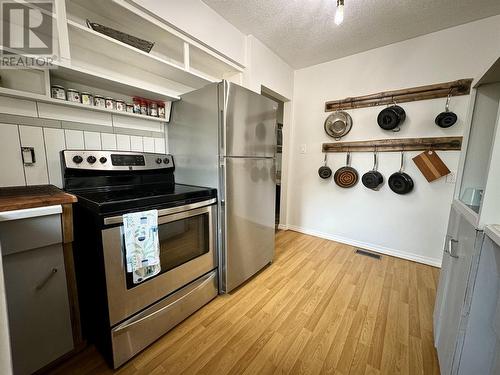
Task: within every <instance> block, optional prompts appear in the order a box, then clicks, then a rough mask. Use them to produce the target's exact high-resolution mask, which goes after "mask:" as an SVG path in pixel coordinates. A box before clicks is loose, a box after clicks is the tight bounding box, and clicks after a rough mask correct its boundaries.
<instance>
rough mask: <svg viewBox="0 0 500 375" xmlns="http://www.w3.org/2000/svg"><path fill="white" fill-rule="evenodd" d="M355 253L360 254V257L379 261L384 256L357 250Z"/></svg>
mask: <svg viewBox="0 0 500 375" xmlns="http://www.w3.org/2000/svg"><path fill="white" fill-rule="evenodd" d="M355 253H356V254H359V255H364V256H365V257H370V258H374V259H379V260H380V259H382V256H381V255H380V254H377V253H372V252H371V251H367V250H363V249H356V251H355Z"/></svg>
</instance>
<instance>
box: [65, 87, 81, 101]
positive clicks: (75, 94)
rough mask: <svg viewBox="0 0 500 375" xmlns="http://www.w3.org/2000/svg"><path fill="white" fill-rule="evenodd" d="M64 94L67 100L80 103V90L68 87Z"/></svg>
mask: <svg viewBox="0 0 500 375" xmlns="http://www.w3.org/2000/svg"><path fill="white" fill-rule="evenodd" d="M66 96H67V98H68V101H69V102H72V103H80V92H79V91H78V90H75V89H68V90H67V91H66Z"/></svg>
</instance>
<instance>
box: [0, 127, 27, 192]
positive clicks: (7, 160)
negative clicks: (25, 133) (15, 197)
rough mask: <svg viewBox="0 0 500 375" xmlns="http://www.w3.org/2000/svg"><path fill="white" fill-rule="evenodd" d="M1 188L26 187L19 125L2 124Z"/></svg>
mask: <svg viewBox="0 0 500 375" xmlns="http://www.w3.org/2000/svg"><path fill="white" fill-rule="evenodd" d="M0 156H1V157H0V186H20V185H26V180H25V179H24V171H23V161H22V157H21V143H20V142H19V129H18V128H17V125H10V124H0Z"/></svg>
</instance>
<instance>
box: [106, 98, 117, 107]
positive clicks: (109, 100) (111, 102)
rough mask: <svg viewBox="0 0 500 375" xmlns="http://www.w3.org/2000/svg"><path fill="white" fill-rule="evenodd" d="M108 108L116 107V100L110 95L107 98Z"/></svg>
mask: <svg viewBox="0 0 500 375" xmlns="http://www.w3.org/2000/svg"><path fill="white" fill-rule="evenodd" d="M106 109H116V100H115V99H113V98H110V97H107V98H106Z"/></svg>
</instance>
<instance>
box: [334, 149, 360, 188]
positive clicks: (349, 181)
mask: <svg viewBox="0 0 500 375" xmlns="http://www.w3.org/2000/svg"><path fill="white" fill-rule="evenodd" d="M333 179H334V180H335V183H336V184H337V185H338V186H340V187H341V188H351V187H353V186H354V185H356V184H357V183H358V172H357V171H356V170H355V169H354V168H353V167H351V153H350V152H348V153H347V158H346V166H345V167H342V168H339V169H337V171H336V172H335V174H334V175H333Z"/></svg>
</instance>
